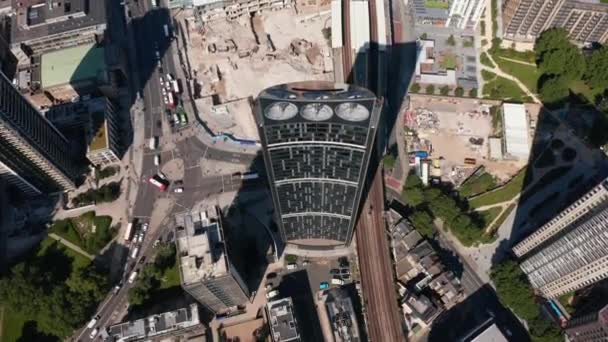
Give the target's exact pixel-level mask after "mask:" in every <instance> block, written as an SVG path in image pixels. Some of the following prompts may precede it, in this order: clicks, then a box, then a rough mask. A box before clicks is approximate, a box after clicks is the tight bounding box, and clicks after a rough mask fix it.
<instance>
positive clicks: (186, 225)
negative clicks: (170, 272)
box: [175, 208, 249, 314]
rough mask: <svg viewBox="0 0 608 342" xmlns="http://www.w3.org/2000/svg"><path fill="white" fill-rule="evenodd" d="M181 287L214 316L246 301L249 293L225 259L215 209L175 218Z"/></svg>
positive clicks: (225, 254)
mask: <svg viewBox="0 0 608 342" xmlns="http://www.w3.org/2000/svg"><path fill="white" fill-rule="evenodd" d="M175 219H176V225H177V227H178V228H177V231H176V239H175V241H176V243H177V256H178V258H179V270H180V279H181V284H182V287H183V288H184V290H186V292H188V293H190V295H191V296H192V297H194V299H196V300H198V301H199V302H200V303H201V304H203V305H205V306H206V307H207V308H209V309H210V310H211V311H213V312H214V313H216V314H218V313H223V312H226V311H228V310H229V309H234V308H236V307H237V306H239V305H241V304H245V303H246V302H247V301H248V300H249V290H248V289H247V285H246V284H245V282H244V281H243V279H242V278H241V276H240V274H239V272H238V271H237V269H236V268H235V267H234V265H233V264H232V262H231V261H230V258H229V256H228V252H227V248H226V245H225V240H224V236H223V235H224V234H223V231H222V225H221V215H220V212H219V210H218V209H217V208H214V209H213V210H209V211H208V212H207V211H202V212H199V213H193V214H179V215H176V218H175Z"/></svg>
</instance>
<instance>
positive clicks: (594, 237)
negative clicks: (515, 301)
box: [520, 208, 608, 298]
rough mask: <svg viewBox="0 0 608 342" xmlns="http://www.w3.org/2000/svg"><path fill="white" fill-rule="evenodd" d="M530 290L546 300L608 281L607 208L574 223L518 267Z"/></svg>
mask: <svg viewBox="0 0 608 342" xmlns="http://www.w3.org/2000/svg"><path fill="white" fill-rule="evenodd" d="M520 266H521V269H522V270H523V271H524V272H525V273H526V275H527V276H528V279H529V280H530V283H531V284H532V286H533V287H534V288H535V289H536V290H537V291H539V292H540V293H542V294H543V295H544V296H545V297H547V298H555V297H558V296H560V295H562V294H565V293H568V292H571V291H574V290H578V289H581V288H583V287H586V286H589V285H591V284H593V283H595V282H597V281H599V280H602V279H605V278H607V277H608V208H605V209H602V210H601V211H599V212H597V213H594V214H593V215H591V216H587V217H586V219H582V220H580V221H575V223H574V224H572V225H571V226H570V227H569V228H566V229H563V230H561V231H560V232H558V233H557V234H555V235H554V236H553V237H552V238H551V240H550V241H548V244H547V245H546V246H544V247H543V248H542V249H540V250H539V251H537V252H536V253H534V254H532V255H531V256H529V257H528V258H526V259H525V260H524V261H523V262H522V263H521V265H520Z"/></svg>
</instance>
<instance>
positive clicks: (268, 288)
mask: <svg viewBox="0 0 608 342" xmlns="http://www.w3.org/2000/svg"><path fill="white" fill-rule="evenodd" d="M264 290H266V292H268V291H270V290H272V284H271V283H268V284H266V286H264Z"/></svg>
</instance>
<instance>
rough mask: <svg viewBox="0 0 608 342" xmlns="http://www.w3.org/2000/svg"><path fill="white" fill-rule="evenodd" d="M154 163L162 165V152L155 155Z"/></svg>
mask: <svg viewBox="0 0 608 342" xmlns="http://www.w3.org/2000/svg"><path fill="white" fill-rule="evenodd" d="M154 165H156V166H158V165H160V154H157V155H155V156H154Z"/></svg>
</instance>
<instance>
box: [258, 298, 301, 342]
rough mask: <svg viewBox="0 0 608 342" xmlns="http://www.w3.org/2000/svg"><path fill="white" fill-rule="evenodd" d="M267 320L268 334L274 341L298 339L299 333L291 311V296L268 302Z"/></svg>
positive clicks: (283, 341)
mask: <svg viewBox="0 0 608 342" xmlns="http://www.w3.org/2000/svg"><path fill="white" fill-rule="evenodd" d="M266 310H267V311H268V321H269V324H270V334H271V335H272V340H273V341H274V342H288V341H299V340H300V333H299V331H298V325H297V322H296V319H295V316H294V313H293V302H292V301H291V298H284V299H279V300H275V301H272V302H268V304H266Z"/></svg>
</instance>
